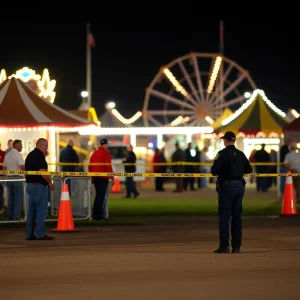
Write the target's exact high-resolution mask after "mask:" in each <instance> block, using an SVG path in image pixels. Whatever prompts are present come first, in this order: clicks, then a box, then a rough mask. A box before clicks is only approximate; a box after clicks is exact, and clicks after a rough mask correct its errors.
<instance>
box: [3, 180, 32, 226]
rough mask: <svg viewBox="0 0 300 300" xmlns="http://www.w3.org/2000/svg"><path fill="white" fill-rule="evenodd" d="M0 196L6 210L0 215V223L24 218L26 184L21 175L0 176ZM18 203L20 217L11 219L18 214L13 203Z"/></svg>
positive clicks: (15, 221)
mask: <svg viewBox="0 0 300 300" xmlns="http://www.w3.org/2000/svg"><path fill="white" fill-rule="evenodd" d="M0 186H1V188H0V193H1V195H0V197H2V200H3V207H4V206H5V207H6V211H5V212H4V211H3V213H2V214H1V215H0V223H19V222H24V221H25V220H26V212H27V205H26V184H25V179H24V177H22V176H0ZM16 197H17V198H16ZM18 199H19V201H20V202H19V201H18ZM15 202H16V203H20V218H19V219H18V220H16V219H14V220H11V219H10V218H12V217H13V216H15V215H16V214H18V212H15V211H14V210H15V206H14V204H15Z"/></svg>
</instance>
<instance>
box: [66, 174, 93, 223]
mask: <svg viewBox="0 0 300 300" xmlns="http://www.w3.org/2000/svg"><path fill="white" fill-rule="evenodd" d="M64 183H66V184H68V186H69V193H70V200H71V205H72V214H73V217H74V218H77V219H78V218H89V217H90V180H89V178H88V177H66V178H65V179H64Z"/></svg>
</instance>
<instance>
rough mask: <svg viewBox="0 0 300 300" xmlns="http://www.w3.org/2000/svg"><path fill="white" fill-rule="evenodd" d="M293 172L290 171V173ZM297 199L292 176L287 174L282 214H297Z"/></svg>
mask: <svg viewBox="0 0 300 300" xmlns="http://www.w3.org/2000/svg"><path fill="white" fill-rule="evenodd" d="M290 174H291V172H290V171H288V175H290ZM297 215H298V214H297V207H296V199H295V196H294V186H293V178H292V176H287V177H286V181H285V187H284V194H283V202H282V209H281V213H280V216H297Z"/></svg>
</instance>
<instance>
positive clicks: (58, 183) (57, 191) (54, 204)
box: [47, 176, 64, 220]
mask: <svg viewBox="0 0 300 300" xmlns="http://www.w3.org/2000/svg"><path fill="white" fill-rule="evenodd" d="M63 180H64V179H63V177H58V176H55V177H53V178H52V182H53V184H54V190H53V191H52V192H50V193H49V194H50V214H51V215H52V216H56V217H57V215H58V211H59V203H60V198H61V191H62V185H63ZM48 212H49V210H48ZM47 220H49V214H48V218H47Z"/></svg>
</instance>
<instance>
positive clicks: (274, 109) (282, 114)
mask: <svg viewBox="0 0 300 300" xmlns="http://www.w3.org/2000/svg"><path fill="white" fill-rule="evenodd" d="M258 94H259V95H261V97H262V99H263V100H264V102H265V103H266V104H267V105H268V106H269V107H270V108H271V109H272V110H273V111H274V112H276V113H277V114H278V115H280V116H282V117H283V118H285V117H286V113H284V112H283V111H282V110H280V109H279V108H277V107H276V106H275V105H274V104H273V103H272V102H271V101H270V100H269V99H268V98H267V97H266V95H265V92H264V91H263V90H259V89H257V90H254V92H253V93H252V95H251V97H250V99H249V100H247V101H246V102H245V103H244V104H243V105H242V106H241V107H240V108H239V109H238V110H237V111H235V112H234V113H233V114H232V115H231V116H229V117H228V118H227V119H225V120H223V121H222V125H223V126H224V125H227V124H228V123H230V122H231V121H233V120H235V119H236V118H237V117H239V116H240V115H241V114H242V113H243V112H244V111H245V110H246V109H247V108H248V107H249V106H250V105H251V104H252V103H253V101H254V100H255V99H256V96H257V95H258Z"/></svg>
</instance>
